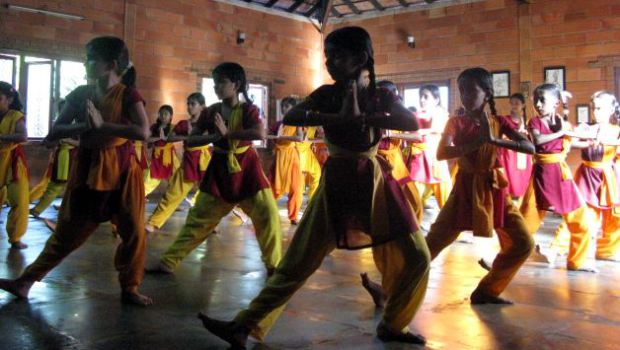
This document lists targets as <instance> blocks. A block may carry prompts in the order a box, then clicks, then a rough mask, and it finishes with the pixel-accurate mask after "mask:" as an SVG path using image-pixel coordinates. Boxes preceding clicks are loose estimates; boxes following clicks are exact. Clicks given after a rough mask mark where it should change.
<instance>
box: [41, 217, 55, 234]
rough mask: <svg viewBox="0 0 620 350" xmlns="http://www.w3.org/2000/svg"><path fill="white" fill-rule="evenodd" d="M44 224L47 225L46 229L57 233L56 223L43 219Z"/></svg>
mask: <svg viewBox="0 0 620 350" xmlns="http://www.w3.org/2000/svg"><path fill="white" fill-rule="evenodd" d="M43 223H45V227H47V228H48V229H50V231H52V232H56V223H55V222H54V221H52V220H50V219H43Z"/></svg>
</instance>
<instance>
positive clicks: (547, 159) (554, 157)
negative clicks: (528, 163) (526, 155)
mask: <svg viewBox="0 0 620 350" xmlns="http://www.w3.org/2000/svg"><path fill="white" fill-rule="evenodd" d="M565 149H566V148H565ZM534 162H536V163H538V164H556V163H559V164H560V169H561V171H562V179H563V180H570V179H572V178H573V174H571V172H570V168H569V167H568V164H567V163H566V152H565V151H562V152H560V153H549V154H545V153H536V154H534Z"/></svg>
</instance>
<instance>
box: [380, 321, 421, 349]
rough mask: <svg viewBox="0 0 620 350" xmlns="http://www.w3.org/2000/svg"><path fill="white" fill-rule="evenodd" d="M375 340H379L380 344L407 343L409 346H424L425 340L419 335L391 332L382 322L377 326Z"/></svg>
mask: <svg viewBox="0 0 620 350" xmlns="http://www.w3.org/2000/svg"><path fill="white" fill-rule="evenodd" d="M377 338H379V339H380V340H381V341H382V342H386V343H387V342H393V341H396V342H400V343H409V344H419V345H424V344H426V338H424V337H423V336H421V335H419V334H413V333H411V332H407V333H402V332H393V331H391V330H389V329H388V328H387V326H385V324H384V323H383V322H381V323H379V325H378V326H377Z"/></svg>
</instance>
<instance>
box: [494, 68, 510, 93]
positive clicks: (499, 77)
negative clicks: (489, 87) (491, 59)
mask: <svg viewBox="0 0 620 350" xmlns="http://www.w3.org/2000/svg"><path fill="white" fill-rule="evenodd" d="M491 74H492V75H493V97H495V98H502V97H510V71H507V70H504V71H496V72H491Z"/></svg>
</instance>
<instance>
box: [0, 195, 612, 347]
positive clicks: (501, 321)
mask: <svg viewBox="0 0 620 350" xmlns="http://www.w3.org/2000/svg"><path fill="white" fill-rule="evenodd" d="M279 204H280V207H281V208H284V203H283V202H281V203H279ZM154 205H155V203H154V202H149V205H148V208H147V209H148V211H149V212H150V211H151V210H153V207H154ZM435 214H436V211H435V210H427V217H432V216H433V215H435ZM55 215H56V211H55V210H54V209H49V210H48V211H46V212H45V213H44V215H43V216H46V217H51V218H53V217H55ZM185 215H186V211H179V212H176V213H175V215H174V216H173V217H172V218H171V219H170V221H169V222H168V223H167V224H166V226H164V227H163V230H162V231H161V233H159V234H156V235H153V236H152V237H150V239H149V241H148V261H149V262H153V261H156V259H157V257H158V255H159V254H160V253H161V252H162V251H163V250H164V249H165V248H166V247H167V246H168V245H169V244H170V243H171V242H172V241H173V239H174V235H175V234H176V233H177V232H178V231H179V228H180V227H181V225H182V224H183V221H184V218H185ZM281 216H282V223H283V227H284V232H285V237H286V242H285V246H286V245H287V244H288V241H289V239H290V237H292V235H293V234H294V229H293V228H291V227H289V224H288V221H287V220H286V215H285V213H284V211H282V212H281ZM0 220H3V221H5V222H6V208H5V210H3V213H2V215H1V216H0ZM557 223H558V219H557V217H552V216H550V217H548V218H547V219H546V222H545V227H544V228H543V231H544V232H543V233H542V234H540V233H539V234H538V236H537V239H539V240H540V241H541V242H542V243H543V244H544V243H545V242H548V241H549V239H550V236H551V234H550V232H552V231H553V229H554V228H555V226H556V225H557ZM425 225H428V222H425ZM2 227H3V228H2V229H1V230H0V232H1V233H2V241H1V243H0V277H5V278H6V277H15V276H17V275H18V274H19V272H20V271H22V269H23V268H24V267H25V266H26V265H27V264H28V263H30V262H32V261H33V260H34V258H35V257H36V255H37V254H38V253H39V251H40V250H41V249H42V247H43V244H44V243H45V240H46V239H47V237H48V235H49V231H47V229H46V228H45V227H44V225H43V223H42V222H40V221H35V220H31V221H30V228H29V231H28V233H27V235H26V236H25V238H24V242H26V243H28V244H29V245H30V248H28V249H26V250H25V251H14V250H10V249H9V247H8V243H7V241H6V233H5V231H4V224H2ZM116 243H117V242H116V240H115V238H114V237H113V236H112V234H111V233H110V228H109V226H105V225H103V226H102V227H101V228H100V229H99V230H98V231H97V232H96V233H95V234H94V235H93V236H92V237H91V238H90V239H89V240H88V242H87V243H86V244H85V245H84V246H83V247H82V248H81V249H79V250H78V251H76V252H75V253H74V254H73V255H71V256H70V257H69V258H67V259H66V260H65V261H64V262H63V263H62V264H61V265H60V266H59V267H58V268H56V269H55V270H54V271H52V272H51V273H50V274H49V276H48V277H47V278H45V279H44V280H43V281H42V282H41V283H37V284H35V286H34V288H33V289H32V293H31V298H30V299H29V301H27V302H26V301H19V300H15V299H14V298H13V297H12V296H10V295H8V294H6V293H4V292H0V337H1V338H0V339H1V340H0V349H148V350H155V349H157V350H159V349H184V350H190V349H225V348H226V343H224V342H222V341H220V340H218V339H216V338H214V337H213V336H211V335H210V334H208V333H207V332H206V331H204V329H203V328H202V327H201V324H200V322H199V321H198V320H197V319H196V313H197V312H198V311H200V310H203V311H206V312H208V314H209V315H213V316H217V317H222V318H230V317H232V316H233V315H234V314H235V312H236V311H238V310H239V309H241V308H242V307H244V306H246V305H247V304H248V302H249V301H250V300H251V298H252V297H253V296H255V295H256V294H257V292H258V291H259V289H260V288H261V286H262V285H263V282H264V279H265V271H264V268H263V265H262V263H261V261H260V259H259V250H258V246H257V243H256V240H255V239H254V235H253V231H252V226H251V225H250V224H246V225H242V224H241V223H240V221H239V220H238V219H237V218H235V217H234V216H228V217H226V218H225V219H224V221H223V222H222V223H221V224H220V227H219V229H218V234H217V235H214V236H212V237H211V238H209V239H208V241H207V243H206V244H203V245H201V246H200V247H199V248H198V249H196V251H194V253H193V254H191V255H190V256H189V257H188V258H187V259H186V260H185V261H184V262H183V264H182V265H181V266H180V267H179V269H178V270H177V273H176V275H174V276H147V277H146V278H145V280H144V284H143V286H142V290H143V291H144V292H145V293H148V294H149V295H151V296H152V297H153V298H154V300H155V303H156V304H155V305H154V306H152V307H150V308H146V309H144V308H137V307H131V306H125V305H122V304H121V303H120V302H119V290H118V283H117V280H116V276H117V275H116V272H115V270H114V267H113V254H114V247H115V245H116ZM496 249H497V245H496V242H495V241H494V240H489V239H476V241H475V242H474V244H467V243H458V242H457V243H455V244H453V245H452V246H451V247H450V248H448V249H447V250H446V251H445V252H444V253H442V255H440V257H439V258H438V259H437V260H436V261H434V262H433V264H432V270H431V280H430V285H429V289H428V293H427V297H426V300H425V302H424V304H423V306H422V309H421V310H420V312H419V313H418V315H417V317H416V318H415V320H414V321H413V323H412V324H411V326H412V328H413V329H414V330H415V331H417V332H420V333H422V334H423V335H425V336H426V337H427V338H428V344H427V348H429V349H579V350H583V349H618V348H619V347H620V345H619V344H620V287H619V286H620V273H618V272H619V271H620V264H617V263H602V262H597V267H598V268H599V269H600V273H599V274H588V273H576V272H567V271H566V270H564V269H563V268H562V265H563V264H562V262H561V261H560V262H558V263H557V265H558V266H557V267H555V268H549V267H547V266H545V265H542V264H540V263H534V262H528V263H527V264H526V265H525V266H524V268H523V269H522V270H521V271H520V272H519V274H518V275H517V277H516V278H515V280H514V281H513V283H512V284H511V285H510V286H509V288H508V290H507V291H506V292H505V293H504V296H505V297H507V298H509V299H512V300H514V301H515V302H516V304H515V305H513V306H504V307H497V306H482V307H472V306H471V305H470V304H469V301H468V297H469V294H470V293H471V291H472V290H473V288H474V287H475V285H476V283H477V282H478V281H479V279H480V278H481V277H482V276H483V275H484V272H485V271H484V270H482V269H481V268H479V267H478V265H477V263H476V261H477V260H478V258H479V257H481V256H491V257H492V256H493V255H494V252H495V251H496ZM363 271H369V273H370V275H371V276H372V277H373V278H378V277H379V275H378V273H377V271H376V268H375V267H374V264H373V261H372V255H371V254H370V251H369V250H364V251H356V252H346V251H335V252H334V253H333V254H332V255H331V256H329V257H327V258H326V259H325V261H324V262H323V265H322V266H321V268H320V269H319V270H318V272H317V273H316V274H315V275H314V276H312V277H311V278H310V280H309V281H308V283H307V285H306V286H305V287H304V288H303V289H302V290H301V291H300V292H299V293H298V294H297V295H296V296H295V297H293V299H292V301H291V302H290V304H289V306H288V308H287V309H286V311H285V312H284V314H283V316H282V318H281V319H280V320H279V322H278V323H277V324H276V326H275V327H274V329H273V331H272V332H271V333H270V334H269V336H268V337H267V339H266V341H265V343H264V344H257V343H255V342H251V343H249V348H254V349H405V348H417V347H415V346H407V345H401V344H383V343H381V342H380V341H379V340H378V339H376V337H375V336H374V329H375V327H376V324H377V322H378V321H379V320H380V311H378V310H376V309H375V307H374V306H373V304H372V302H371V300H370V298H369V297H368V296H367V294H366V292H365V291H364V290H363V289H362V288H361V286H360V285H359V275H358V274H359V273H360V272H363Z"/></svg>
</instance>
